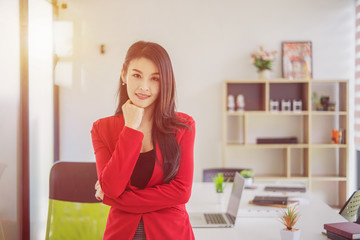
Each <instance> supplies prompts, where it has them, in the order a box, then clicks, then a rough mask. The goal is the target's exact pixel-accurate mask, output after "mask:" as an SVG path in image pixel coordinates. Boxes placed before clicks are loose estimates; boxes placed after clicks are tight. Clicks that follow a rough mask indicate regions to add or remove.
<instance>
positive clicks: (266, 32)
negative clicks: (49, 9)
mask: <svg viewBox="0 0 360 240" xmlns="http://www.w3.org/2000/svg"><path fill="white" fill-rule="evenodd" d="M64 2H67V3H68V9H65V10H61V12H60V15H61V18H62V19H68V20H73V21H74V28H75V35H76V36H75V43H74V52H75V54H74V59H73V60H74V65H73V66H74V74H73V82H72V86H71V87H63V88H61V113H60V114H61V121H60V124H61V126H60V130H61V149H60V155H61V156H60V157H61V160H81V161H86V160H94V156H93V150H92V146H91V139H90V129H91V126H92V122H93V121H95V120H96V119H98V118H100V117H105V116H109V115H112V114H113V113H114V111H115V108H116V90H117V87H118V80H119V75H120V70H121V66H122V61H123V59H124V56H125V54H126V50H127V49H128V47H129V46H130V45H131V44H132V43H133V42H135V41H137V40H148V41H155V42H158V43H160V44H161V45H163V46H164V47H165V48H166V49H167V51H168V52H169V54H170V57H171V58H172V62H173V67H174V71H175V76H176V80H177V87H178V94H177V95H178V110H179V111H183V112H186V113H188V114H190V115H192V116H193V117H194V118H195V120H196V122H197V136H196V143H195V180H200V179H201V176H202V169H203V168H207V167H218V166H220V165H221V136H222V135H221V102H222V95H221V94H222V88H221V87H222V85H221V84H222V82H223V81H224V80H229V79H232V80H234V79H243V78H256V69H255V67H253V66H252V65H251V64H250V61H249V60H250V59H249V55H250V53H251V52H252V51H253V50H254V49H255V48H256V47H258V45H264V46H265V47H266V48H267V49H269V50H278V51H279V52H281V42H282V41H304V40H310V41H312V43H313V69H314V78H317V79H322V78H341V79H349V80H350V81H353V75H354V48H355V42H354V38H355V37H354V34H355V2H354V1H350V0H349V1H344V0H316V1H313V0H303V1H295V0H266V1H265V0H264V1H259V0H232V1H217V0H197V1H193V0H183V1H165V0H148V1H140V0H132V1H124V0H122V1H115V0H105V1H101V2H100V1H95V0H82V1H81V0H79V1H70V0H69V1H64ZM100 44H105V46H106V53H105V54H104V55H101V54H100V51H99V48H100ZM280 76H281V64H280V57H278V58H277V60H276V63H275V65H274V71H273V77H280ZM351 99H352V98H351ZM350 103H351V104H352V100H351V101H350ZM350 126H353V125H352V124H351V122H350ZM350 139H352V136H350ZM352 151H353V150H352ZM351 155H352V154H351ZM352 159H353V157H352ZM352 169H354V168H352Z"/></svg>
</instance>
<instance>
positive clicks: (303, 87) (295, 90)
mask: <svg viewBox="0 0 360 240" xmlns="http://www.w3.org/2000/svg"><path fill="white" fill-rule="evenodd" d="M308 86H309V84H308V83H273V82H272V83H270V89H269V91H270V93H269V101H270V100H277V101H279V102H280V109H281V100H283V99H284V100H290V101H291V109H293V106H292V101H293V100H301V102H302V110H305V111H307V110H308V109H309V108H308V105H309V104H308Z"/></svg>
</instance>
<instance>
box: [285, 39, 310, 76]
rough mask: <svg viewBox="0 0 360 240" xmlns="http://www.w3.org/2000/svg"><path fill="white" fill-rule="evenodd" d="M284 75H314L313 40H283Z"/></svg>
mask: <svg viewBox="0 0 360 240" xmlns="http://www.w3.org/2000/svg"><path fill="white" fill-rule="evenodd" d="M281 49H282V62H281V63H282V77H283V78H289V79H294V78H296V79H299V78H305V79H310V78H312V77H313V71H312V46H311V42H310V41H308V42H282V47H281Z"/></svg>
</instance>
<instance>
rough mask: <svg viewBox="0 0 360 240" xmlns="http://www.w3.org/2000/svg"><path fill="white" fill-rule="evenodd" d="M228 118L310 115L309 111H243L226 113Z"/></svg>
mask: <svg viewBox="0 0 360 240" xmlns="http://www.w3.org/2000/svg"><path fill="white" fill-rule="evenodd" d="M226 114H227V115H228V116H247V115H248V116H253V115H271V116H302V115H309V112H308V111H301V112H294V111H288V112H287V111H278V112H275V111H243V112H226Z"/></svg>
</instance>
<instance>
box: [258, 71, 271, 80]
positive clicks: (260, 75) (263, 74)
mask: <svg viewBox="0 0 360 240" xmlns="http://www.w3.org/2000/svg"><path fill="white" fill-rule="evenodd" d="M258 78H259V79H269V78H270V70H269V69H265V70H262V71H260V72H258Z"/></svg>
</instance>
